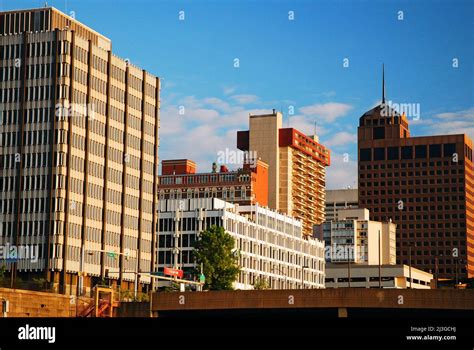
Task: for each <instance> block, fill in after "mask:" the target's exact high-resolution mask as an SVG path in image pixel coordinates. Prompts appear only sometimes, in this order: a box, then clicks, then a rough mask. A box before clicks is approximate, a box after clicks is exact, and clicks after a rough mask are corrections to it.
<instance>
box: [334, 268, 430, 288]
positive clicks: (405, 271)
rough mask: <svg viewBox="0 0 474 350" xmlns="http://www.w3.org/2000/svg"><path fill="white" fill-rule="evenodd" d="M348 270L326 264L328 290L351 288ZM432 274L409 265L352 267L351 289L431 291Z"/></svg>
mask: <svg viewBox="0 0 474 350" xmlns="http://www.w3.org/2000/svg"><path fill="white" fill-rule="evenodd" d="M348 272H349V271H348V268H347V266H345V265H341V264H326V288H347V287H349V273H348ZM432 282H433V275H432V274H431V273H428V272H425V271H422V270H420V269H416V268H414V267H412V268H410V266H407V265H382V266H381V267H380V270H379V267H378V266H376V265H375V266H374V265H352V266H351V271H350V287H351V288H380V287H381V288H397V289H406V288H410V289H430V288H431V283H432Z"/></svg>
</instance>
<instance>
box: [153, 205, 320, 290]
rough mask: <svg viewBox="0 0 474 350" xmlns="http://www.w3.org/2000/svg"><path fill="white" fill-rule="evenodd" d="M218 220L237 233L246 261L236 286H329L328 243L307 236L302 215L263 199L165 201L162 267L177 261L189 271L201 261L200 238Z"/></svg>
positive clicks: (241, 259) (161, 226) (161, 208)
mask: <svg viewBox="0 0 474 350" xmlns="http://www.w3.org/2000/svg"><path fill="white" fill-rule="evenodd" d="M212 225H217V226H221V227H223V228H224V229H225V230H226V232H228V233H229V234H230V235H231V236H232V237H233V238H234V239H235V249H236V251H237V252H239V265H240V267H241V273H240V275H239V277H238V279H237V281H236V282H235V288H236V289H253V286H254V284H255V283H256V282H257V281H259V280H266V281H267V282H268V284H269V286H270V288H272V289H292V288H293V289H296V288H302V287H304V288H324V265H325V262H324V243H323V242H322V241H319V240H316V239H312V238H309V239H304V238H303V237H302V224H301V222H300V221H299V220H297V219H294V218H292V217H289V216H287V215H284V214H280V213H277V212H276V211H273V210H271V209H268V208H265V207H262V206H260V205H258V204H255V205H250V206H241V205H234V204H231V203H227V202H224V201H222V200H220V199H216V198H194V199H185V200H177V199H170V200H162V201H160V202H159V225H158V232H159V240H158V242H159V256H158V264H157V270H158V271H162V270H163V269H164V268H165V267H171V266H174V267H176V268H179V269H182V270H184V271H185V273H188V274H189V272H190V271H191V270H193V269H194V268H195V267H196V266H195V263H194V260H193V255H192V251H193V245H194V242H195V241H196V239H198V237H199V234H200V232H202V231H203V230H205V229H207V228H209V227H211V226H212ZM187 277H188V278H193V276H190V275H188V276H187ZM163 283H164V284H166V282H162V284H163Z"/></svg>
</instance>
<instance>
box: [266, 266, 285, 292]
mask: <svg viewBox="0 0 474 350" xmlns="http://www.w3.org/2000/svg"><path fill="white" fill-rule="evenodd" d="M275 270H277V271H278V272H280V273H281V274H282V275H283V276H285V289H287V288H288V276H287V275H286V274H285V273H284V272H283V271H282V270H281V269H280V268H279V267H276V266H272V268H271V269H270V272H273V271H275Z"/></svg>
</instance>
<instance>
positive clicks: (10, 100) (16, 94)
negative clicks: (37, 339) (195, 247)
mask: <svg viewBox="0 0 474 350" xmlns="http://www.w3.org/2000/svg"><path fill="white" fill-rule="evenodd" d="M111 47H112V43H111V41H110V40H109V39H108V38H106V37H104V36H103V35H101V34H99V33H97V32H95V31H93V30H92V29H90V28H88V27H86V26H85V25H83V24H81V23H79V22H78V21H76V20H74V19H73V18H71V17H69V16H67V15H65V14H63V13H61V12H59V11H58V10H56V9H54V8H40V9H30V10H22V11H9V12H1V13H0V58H1V66H0V76H1V79H0V107H1V110H0V112H1V113H0V140H1V149H0V152H1V153H0V244H1V245H6V244H7V243H8V244H16V245H39V259H38V261H37V262H33V261H30V260H18V261H17V262H16V263H9V264H7V267H8V269H11V270H13V273H12V277H15V275H17V276H16V278H18V277H20V278H22V279H23V280H31V278H33V277H35V276H36V277H38V276H44V277H45V278H47V280H48V281H50V282H51V283H53V285H54V287H55V288H57V289H59V290H61V291H62V292H64V293H76V292H77V289H76V288H77V286H78V280H80V278H78V275H81V274H82V272H84V273H85V278H84V287H85V288H89V287H92V286H93V285H94V284H95V283H97V282H98V281H100V280H101V279H102V278H107V277H108V278H109V280H111V281H112V283H113V284H119V285H121V286H122V288H129V287H132V286H133V284H134V283H135V278H136V276H137V274H136V272H137V271H139V270H141V271H150V270H151V268H152V266H154V259H155V255H156V251H155V248H154V247H155V235H154V234H153V231H154V230H153V228H154V227H155V224H154V223H155V222H156V212H157V210H156V200H155V199H156V197H157V196H156V188H157V183H156V182H157V178H158V174H157V166H158V128H159V90H160V82H159V79H158V78H157V77H155V76H153V75H151V74H149V73H148V72H146V71H145V70H142V69H140V68H138V67H135V66H133V65H132V64H130V63H129V62H128V61H126V60H123V59H121V58H119V57H117V56H115V55H113V54H112V51H111ZM112 253H118V255H115V256H114V254H112ZM82 261H83V263H82ZM81 265H83V266H81ZM82 276H84V275H83V274H82ZM139 282H140V286H139V288H141V287H145V286H146V285H148V284H149V283H150V279H149V277H146V276H140V278H139Z"/></svg>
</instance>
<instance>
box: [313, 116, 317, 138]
mask: <svg viewBox="0 0 474 350" xmlns="http://www.w3.org/2000/svg"><path fill="white" fill-rule="evenodd" d="M317 125H318V122H317V120H316V119H315V120H314V134H313V135H314V136H316V126H317Z"/></svg>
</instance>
